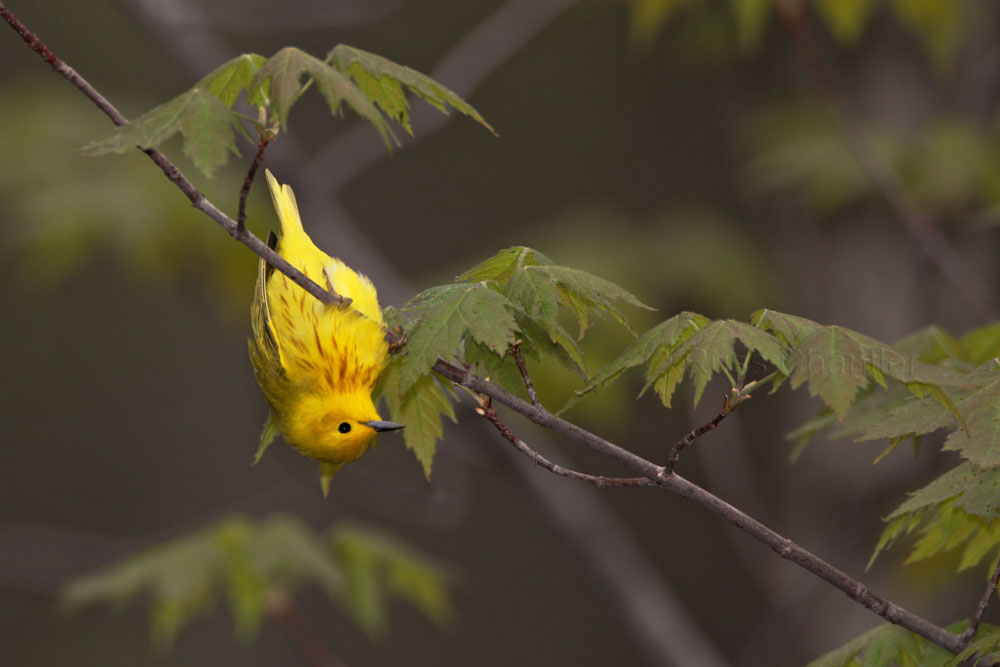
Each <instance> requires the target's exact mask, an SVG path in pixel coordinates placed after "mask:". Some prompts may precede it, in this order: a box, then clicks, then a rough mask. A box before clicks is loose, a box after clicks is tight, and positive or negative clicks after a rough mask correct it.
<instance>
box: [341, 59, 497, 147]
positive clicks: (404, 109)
mask: <svg viewBox="0 0 1000 667" xmlns="http://www.w3.org/2000/svg"><path fill="white" fill-rule="evenodd" d="M326 60H327V62H328V63H330V64H331V65H332V66H333V67H335V68H336V69H337V70H339V71H340V72H342V73H343V74H345V75H346V76H348V77H350V78H351V79H353V80H354V83H355V84H356V85H357V87H358V88H359V89H360V90H361V92H362V94H363V95H365V97H366V98H367V99H369V100H371V101H372V102H373V103H374V104H377V105H378V106H379V107H380V108H381V109H382V111H384V112H385V113H386V115H388V116H389V117H390V118H392V119H393V120H395V121H396V122H397V123H399V125H400V126H401V127H403V128H404V129H405V130H406V131H407V132H408V133H410V134H413V129H412V128H411V127H410V105H409V103H408V102H407V100H406V95H405V94H404V91H403V88H404V87H405V88H406V90H409V91H410V92H411V93H412V94H414V95H416V96H417V97H419V98H421V99H423V100H425V101H426V102H428V103H429V104H431V105H432V106H433V107H435V108H436V109H437V110H438V111H440V112H441V113H445V114H446V113H448V107H449V106H451V107H453V108H454V109H457V110H458V111H459V112H460V113H463V114H465V115H466V116H469V117H470V118H473V119H474V120H475V121H476V122H477V123H479V124H480V125H482V126H483V127H485V128H486V129H488V130H489V131H490V132H493V134H496V132H495V131H494V130H493V128H492V127H491V126H490V124H489V123H487V122H486V120H485V119H484V118H483V117H482V116H481V115H480V114H479V112H478V111H476V110H475V109H474V108H472V106H471V105H470V104H469V103H468V102H466V101H465V100H463V99H462V98H461V97H459V96H458V95H457V94H455V93H454V92H452V91H451V90H449V89H448V88H446V87H445V86H442V85H441V84H440V83H438V82H437V81H435V80H434V79H432V78H430V77H429V76H427V75H426V74H421V73H420V72H418V71H416V70H414V69H411V68H409V67H406V66H404V65H399V64H397V63H394V62H393V61H391V60H389V59H388V58H384V57H382V56H379V55H375V54H374V53H368V52H367V51H362V50H361V49H358V48H355V47H353V46H347V45H346V44H340V45H338V46H336V47H334V49H333V50H332V51H330V53H329V55H327V58H326Z"/></svg>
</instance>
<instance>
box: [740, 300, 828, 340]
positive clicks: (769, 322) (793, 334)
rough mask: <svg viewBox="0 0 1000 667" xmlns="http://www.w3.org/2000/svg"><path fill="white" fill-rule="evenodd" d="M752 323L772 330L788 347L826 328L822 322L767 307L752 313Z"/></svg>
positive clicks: (766, 329)
mask: <svg viewBox="0 0 1000 667" xmlns="http://www.w3.org/2000/svg"><path fill="white" fill-rule="evenodd" d="M750 324H752V325H754V326H755V327H760V328H761V329H764V330H765V331H770V332H771V333H773V334H774V335H775V336H776V337H777V338H778V340H780V341H781V342H782V343H784V344H785V345H787V346H788V347H796V346H797V345H798V344H799V343H801V342H802V341H803V340H805V339H806V338H808V337H809V336H811V335H813V334H814V333H816V332H817V331H819V330H820V329H823V328H824V327H823V325H822V324H819V323H817V322H813V321H812V320H807V319H806V318H804V317H798V316H797V315H786V314H785V313H779V312H777V311H774V310H768V309H766V308H764V309H761V310H758V311H756V312H755V313H753V314H752V315H750Z"/></svg>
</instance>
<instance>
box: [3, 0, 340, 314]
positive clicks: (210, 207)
mask: <svg viewBox="0 0 1000 667" xmlns="http://www.w3.org/2000/svg"><path fill="white" fill-rule="evenodd" d="M0 18H3V19H4V21H6V22H7V24H8V25H9V26H10V27H11V28H13V29H14V31H15V32H16V33H17V34H18V35H20V36H21V39H23V40H24V42H25V44H27V45H28V47H29V48H31V49H32V50H33V51H35V52H37V53H38V55H40V56H41V57H42V59H43V60H44V61H45V62H47V63H48V64H49V66H50V67H52V69H53V70H55V71H56V72H57V73H58V74H60V75H62V76H63V77H65V78H66V79H67V80H68V81H69V82H70V83H72V84H73V85H74V86H76V87H77V88H78V89H79V90H80V92H82V93H83V94H84V95H86V96H87V97H88V98H89V99H90V100H91V101H92V102H93V103H94V104H96V105H97V108H98V109H100V110H101V111H103V112H104V113H105V115H107V116H108V117H109V118H110V119H111V121H112V122H113V123H114V124H115V125H126V124H128V119H127V118H126V117H125V116H124V115H123V114H122V113H121V112H120V111H118V109H117V108H116V107H115V106H114V105H113V104H112V103H111V102H109V101H108V100H107V99H106V98H105V97H104V96H103V95H101V93H100V92H98V91H97V89H96V88H94V87H93V86H92V85H90V83H89V82H88V81H87V80H86V79H84V78H83V77H82V76H80V75H79V74H78V73H77V72H76V70H74V69H73V68H72V67H70V66H69V65H67V64H66V63H64V62H63V61H62V60H60V59H59V58H58V57H57V56H56V55H55V54H54V53H53V52H52V51H51V50H50V49H49V48H48V47H47V46H45V44H44V43H43V42H42V41H41V40H40V39H39V38H38V36H37V35H35V34H34V33H33V32H31V31H30V30H28V28H27V27H26V26H25V25H24V24H23V23H21V21H20V20H18V18H17V17H16V16H14V14H12V13H11V11H10V10H9V9H7V7H6V5H5V4H4V3H3V2H2V0H0ZM139 150H141V151H142V152H143V153H145V154H146V155H148V156H149V159H151V160H152V161H153V162H154V163H155V164H156V166H157V167H159V168H160V169H161V170H162V171H163V174H164V175H165V176H166V177H167V179H168V180H170V182H171V183H173V184H174V185H176V186H177V187H178V188H180V190H181V192H183V193H184V196H185V197H187V198H188V199H189V200H190V201H191V205H192V206H194V207H195V208H196V209H198V210H199V211H201V212H202V213H205V214H206V215H207V216H208V217H210V218H212V220H215V221H216V222H217V223H218V224H219V226H220V227H222V228H223V229H224V230H226V232H227V233H228V234H229V235H230V236H232V237H233V238H234V239H236V240H237V241H239V242H240V243H242V244H243V245H245V246H246V247H248V248H250V249H251V250H253V251H254V252H255V253H256V254H257V255H259V256H260V257H261V258H263V259H264V261H266V262H267V263H268V264H270V265H271V266H272V267H274V268H275V269H276V270H277V271H280V272H281V273H283V274H285V275H286V276H288V278H289V279H290V280H291V281H292V282H294V283H295V284H296V285H298V286H299V287H301V288H302V289H304V290H305V291H306V292H308V293H309V294H311V295H313V296H314V297H316V298H317V299H319V300H320V301H322V302H323V303H326V304H331V305H337V306H341V305H345V303H346V300H345V299H344V298H343V297H342V296H341V295H339V294H337V293H336V292H333V291H328V290H326V289H324V288H322V287H320V286H319V285H318V284H317V283H315V282H313V281H312V280H310V279H309V277H308V276H306V275H305V274H304V273H302V272H301V271H299V270H298V269H296V268H295V267H294V266H292V265H291V264H289V263H288V261H287V260H286V259H285V258H284V257H282V256H281V255H279V254H278V253H276V252H275V251H274V250H272V249H271V248H269V247H268V246H267V244H265V243H264V242H263V241H261V240H260V239H259V238H257V236H255V235H254V234H253V233H252V232H251V231H249V230H248V229H247V228H246V226H244V225H240V224H239V223H237V222H236V221H235V220H233V219H232V218H230V217H229V216H228V215H226V214H225V213H223V212H222V211H221V210H219V208H218V207H216V206H215V204H213V203H212V202H210V201H209V200H208V199H206V198H205V195H203V194H201V193H200V192H199V191H198V189H197V188H195V187H194V184H192V183H191V181H189V180H188V179H187V177H186V176H184V174H183V173H181V170H180V169H178V168H177V167H176V166H175V165H174V163H173V162H171V161H170V160H169V159H168V158H167V156H165V155H164V154H163V153H161V152H160V151H158V150H157V149H155V148H141V147H140V149H139Z"/></svg>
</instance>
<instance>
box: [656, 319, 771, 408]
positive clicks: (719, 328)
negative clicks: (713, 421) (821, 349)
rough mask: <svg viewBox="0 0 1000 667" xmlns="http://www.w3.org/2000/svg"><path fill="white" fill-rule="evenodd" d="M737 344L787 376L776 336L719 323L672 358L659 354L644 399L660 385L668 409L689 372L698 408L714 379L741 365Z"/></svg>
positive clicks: (742, 325) (732, 322)
mask: <svg viewBox="0 0 1000 667" xmlns="http://www.w3.org/2000/svg"><path fill="white" fill-rule="evenodd" d="M737 341H739V342H741V343H742V344H743V346H744V347H746V348H747V350H749V351H753V352H757V353H758V354H760V356H761V357H763V358H764V359H765V360H767V361H769V362H771V363H772V364H774V365H775V366H777V367H778V369H779V370H780V371H782V372H786V371H785V356H786V354H787V352H786V350H785V347H784V345H783V344H782V343H781V341H779V340H778V339H777V338H776V337H775V336H773V335H771V334H769V333H768V332H766V331H764V330H763V329H760V328H758V327H755V326H751V325H749V324H746V323H744V322H737V321H735V320H717V321H715V322H711V323H710V324H708V325H706V326H704V327H702V328H700V329H698V330H697V331H695V332H694V333H693V334H692V335H691V336H690V337H688V338H687V340H685V341H684V342H683V343H681V344H680V345H678V346H677V347H676V349H674V350H672V351H671V352H670V353H669V355H667V354H666V353H665V350H657V351H655V352H654V354H653V355H652V356H651V357H650V361H649V363H648V365H647V366H646V386H645V387H643V389H642V392H640V395H641V394H642V393H644V392H645V391H647V390H648V389H649V388H650V387H652V386H654V385H657V383H660V386H659V387H657V393H659V394H660V398H661V400H663V402H664V405H667V406H669V405H670V398H671V395H672V394H673V390H674V388H675V387H676V386H677V384H678V383H679V382H680V380H681V378H682V377H683V375H684V372H685V371H687V373H688V374H689V375H690V376H691V379H692V380H693V382H694V387H695V396H694V402H695V405H697V404H698V402H699V401H700V400H701V395H702V392H703V391H704V390H705V386H706V385H707V384H708V381H709V380H710V379H712V376H713V375H715V374H716V373H718V372H720V371H722V370H723V369H736V367H737V366H738V365H739V363H740V360H739V359H738V358H737V355H736V342H737Z"/></svg>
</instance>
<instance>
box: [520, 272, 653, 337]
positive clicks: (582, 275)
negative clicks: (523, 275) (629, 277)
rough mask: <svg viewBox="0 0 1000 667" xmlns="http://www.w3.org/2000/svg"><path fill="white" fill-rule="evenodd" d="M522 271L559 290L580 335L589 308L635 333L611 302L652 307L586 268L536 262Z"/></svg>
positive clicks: (586, 319)
mask: <svg viewBox="0 0 1000 667" xmlns="http://www.w3.org/2000/svg"><path fill="white" fill-rule="evenodd" d="M524 270H525V271H532V272H535V273H537V275H538V277H539V278H540V279H543V280H548V281H550V282H551V283H552V284H554V285H555V286H556V287H557V288H558V289H559V290H560V292H561V293H562V295H563V302H564V305H566V306H569V307H570V308H571V309H572V310H573V311H574V314H575V315H576V317H577V321H578V322H579V324H580V336H581V337H582V336H583V333H584V332H585V331H586V329H587V324H588V322H589V313H590V312H591V311H596V312H605V313H608V314H610V315H611V316H612V317H614V318H615V319H616V320H617V321H618V322H619V323H620V324H621V325H622V326H624V327H625V328H626V329H628V330H629V331H630V332H632V333H633V335H635V332H634V331H632V327H631V325H630V324H629V323H628V320H627V319H625V316H624V315H622V313H621V311H619V310H618V308H617V307H616V306H615V304H616V303H619V302H620V303H627V304H630V305H632V306H636V307H639V308H645V309H646V310H653V308H650V307H649V306H647V305H646V304H644V303H643V302H642V301H640V300H639V299H638V298H636V297H635V296H633V295H632V294H631V293H630V292H628V291H626V290H625V289H623V288H621V287H619V286H618V285H616V284H615V283H613V282H611V281H610V280H605V279H604V278H600V277H598V276H595V275H593V274H590V273H587V272H586V271H580V270H579V269H571V268H568V267H565V266H556V265H554V264H545V265H543V264H539V265H536V266H532V267H528V268H525V269H524Z"/></svg>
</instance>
